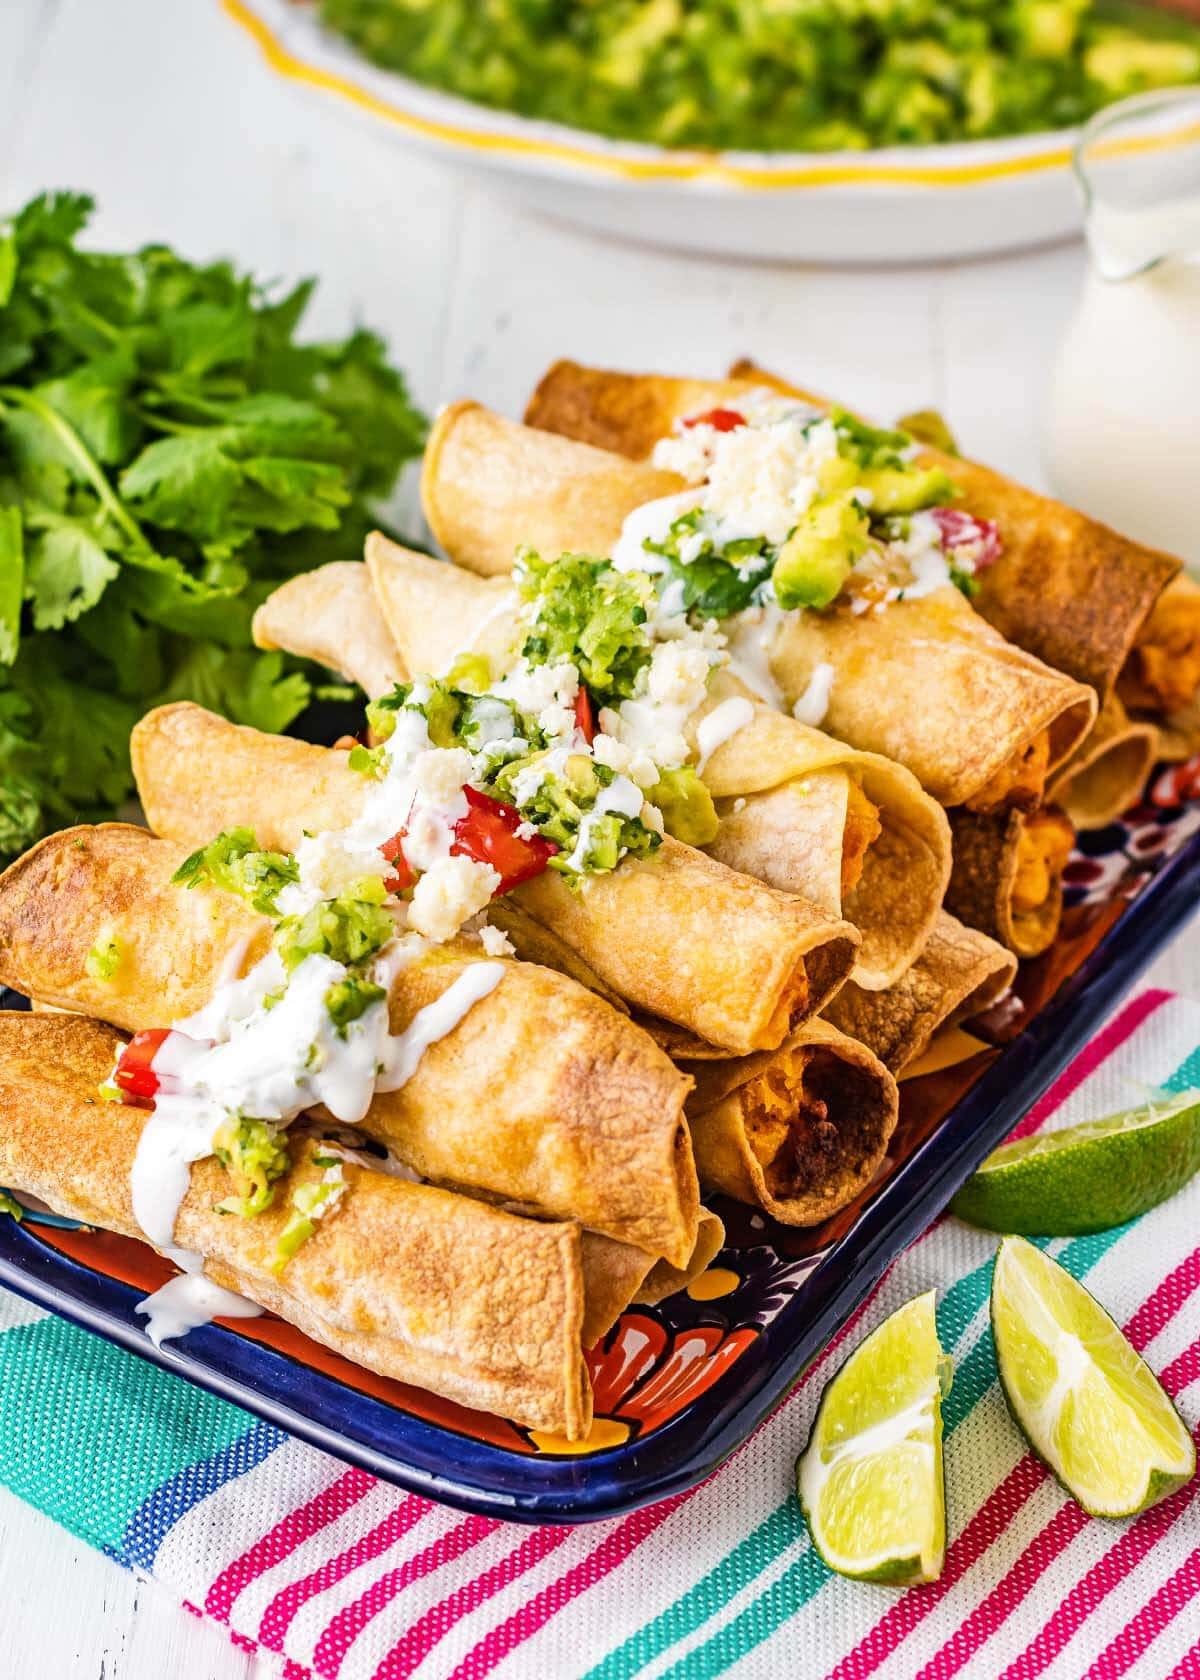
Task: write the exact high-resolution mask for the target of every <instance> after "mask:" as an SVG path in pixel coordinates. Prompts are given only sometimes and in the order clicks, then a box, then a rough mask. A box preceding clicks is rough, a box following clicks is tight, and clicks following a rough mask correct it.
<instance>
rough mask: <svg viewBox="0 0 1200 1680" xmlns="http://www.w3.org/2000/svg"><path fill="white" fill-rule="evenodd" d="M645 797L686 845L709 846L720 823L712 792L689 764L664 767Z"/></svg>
mask: <svg viewBox="0 0 1200 1680" xmlns="http://www.w3.org/2000/svg"><path fill="white" fill-rule="evenodd" d="M646 798H647V799H648V800H649V801H650V803H651V804H652V805H657V806H658V809H659V810H660V811H661V813H662V820H663V827H664V828H665V829H666V831H667V833H668V834H669V835H671V837H672V838H673V839H675V840H682V841H683V843H684V845H685V846H708V845H711V843H712V842H713V841H714V840H715V839H716V838H717V830H718V828H719V827H720V823H719V822H718V821H717V808H716V806H715V805H714V804H713V801H712V794H711V793H709V791H708V789H707V788H706V787H705V785H704V783H703V782H702V781H701V780H700V778H699V776H698V775H697V774H696V772H695V770H693V769H692V767H691V766H690V765H684V766H683V768H682V769H679V770H664V771H663V773H662V775H661V777H660V778H659V780H658V781H657V782H656V783H655V784H654V786H653V787H652V788H651V789H650V791H649V793H648V794H647V795H646Z"/></svg>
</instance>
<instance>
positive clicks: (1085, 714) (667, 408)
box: [435, 362, 1146, 956]
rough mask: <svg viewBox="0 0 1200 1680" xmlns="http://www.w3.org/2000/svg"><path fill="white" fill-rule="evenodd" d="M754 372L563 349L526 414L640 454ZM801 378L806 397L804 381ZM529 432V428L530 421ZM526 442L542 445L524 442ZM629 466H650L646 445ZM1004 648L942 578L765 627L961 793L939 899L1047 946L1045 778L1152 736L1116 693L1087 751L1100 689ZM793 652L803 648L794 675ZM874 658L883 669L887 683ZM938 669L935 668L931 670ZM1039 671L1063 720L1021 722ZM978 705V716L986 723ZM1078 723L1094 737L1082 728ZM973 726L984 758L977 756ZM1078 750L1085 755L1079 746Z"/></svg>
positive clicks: (801, 670)
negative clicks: (629, 361) (867, 606)
mask: <svg viewBox="0 0 1200 1680" xmlns="http://www.w3.org/2000/svg"><path fill="white" fill-rule="evenodd" d="M764 383H770V384H771V385H772V387H773V388H776V389H784V387H782V386H781V384H780V382H778V381H770V380H769V378H768V376H765V375H764V376H763V377H762V378H760V379H759V380H758V381H757V387H756V385H755V383H754V382H751V381H747V380H725V381H715V380H686V379H671V378H666V377H657V376H638V375H625V374H613V373H606V372H602V371H600V370H595V369H589V368H581V367H579V366H578V365H577V364H575V363H566V362H564V363H559V364H557V365H556V366H555V367H554V368H552V369H551V370H550V372H549V373H548V374H547V375H546V377H545V379H544V380H543V381H542V383H541V385H540V386H539V388H538V390H537V392H536V393H535V395H534V398H533V399H532V401H531V403H530V406H529V410H528V415H529V418H530V419H531V420H533V421H535V422H536V423H537V424H538V425H545V426H548V427H551V428H553V429H554V430H556V431H558V432H569V433H570V434H571V435H572V436H573V437H576V438H578V439H581V440H584V441H586V442H588V443H590V444H593V445H595V444H603V445H604V446H605V447H616V448H618V449H620V450H621V451H622V452H623V453H625V454H626V455H627V456H629V457H632V458H638V457H641V456H643V455H645V454H647V453H649V452H650V451H651V450H652V449H653V447H654V443H655V442H656V441H657V440H658V439H659V438H660V437H663V436H666V435H669V433H670V431H671V429H672V427H673V425H674V424H675V422H676V421H677V420H679V419H681V418H682V417H684V416H686V415H689V414H692V413H696V412H701V411H704V410H706V409H711V408H712V407H713V406H714V404H720V403H722V402H724V403H726V404H729V403H736V401H737V400H738V399H739V398H741V399H743V400H744V398H745V397H746V395H747V394H748V393H749V392H750V391H751V390H754V389H755V388H761V387H762V385H763V384H764ZM795 394H797V395H798V396H801V397H802V398H803V399H804V400H806V401H807V400H809V399H808V398H807V396H806V395H805V394H804V393H799V392H797V393H795ZM530 435H532V434H529V433H526V437H529V436H530ZM524 450H525V453H528V454H535V453H536V450H534V449H533V448H532V447H531V446H529V445H528V444H526V445H525V446H524ZM441 455H442V459H443V460H445V461H448V462H450V464H451V465H453V462H454V446H453V444H452V443H445V444H443V446H442V451H441ZM632 470H633V471H635V472H638V473H640V472H642V471H643V470H644V467H643V465H642V463H641V461H640V459H639V460H638V464H637V465H636V467H634V468H632ZM435 493H436V487H435ZM450 499H451V500H453V499H454V497H453V496H451V498H450ZM971 511H973V512H974V511H976V510H975V509H974V508H972V509H971ZM991 511H992V512H994V511H995V510H994V509H993V510H991ZM990 575H991V571H990V569H989V571H987V572H985V573H983V574H981V576H983V577H985V578H986V577H989V576H990ZM897 630H898V631H901V632H902V633H903V634H904V635H905V636H907V637H909V638H911V642H910V656H909V657H908V658H906V657H905V656H904V654H903V651H901V653H900V656H899V657H897V649H896V647H895V643H894V641H893V640H892V639H891V635H890V633H891V632H893V631H897ZM980 634H982V635H983V644H982V650H983V653H984V654H985V657H984V659H983V660H982V662H980V661H979V660H978V658H977V654H978V652H979V650H975V652H974V653H973V652H972V650H973V648H974V644H975V641H976V640H977V638H978V636H979V635H980ZM942 643H945V644H946V645H947V646H952V647H954V648H956V649H957V650H958V654H959V655H961V660H960V661H959V666H960V668H957V669H955V668H954V662H953V661H951V660H948V659H947V657H946V655H945V653H944V652H942V653H939V658H940V659H941V660H942V664H941V665H940V666H938V667H936V668H930V669H929V670H928V671H927V667H929V666H930V657H931V653H934V652H938V650H939V647H940V646H941V644H942ZM855 646H858V647H859V648H860V649H865V650H866V651H867V652H869V653H870V654H871V655H872V656H874V657H873V659H872V662H871V666H870V677H868V678H867V679H865V680H864V678H863V677H862V676H861V675H860V673H859V672H858V671H857V670H851V672H850V682H849V683H847V682H846V681H845V680H844V676H845V663H846V661H847V660H848V659H849V658H850V656H851V651H852V649H853V648H854V647H855ZM1004 648H1007V644H1004V643H1000V642H999V641H998V639H997V638H995V636H994V635H993V633H992V631H991V630H990V629H989V628H988V627H987V626H986V625H984V624H983V623H982V621H981V620H980V619H979V618H978V616H977V615H976V614H975V613H974V612H973V610H972V608H971V606H970V605H969V604H968V603H967V602H966V600H965V599H964V598H963V597H962V596H960V595H959V594H958V592H957V591H954V590H942V591H939V592H938V593H937V594H936V595H935V596H932V597H928V598H925V599H923V600H916V601H911V602H900V603H896V604H895V605H893V606H891V607H889V608H888V609H887V611H886V612H885V613H883V614H880V615H875V614H867V615H865V616H864V617H862V618H857V617H854V616H849V617H847V616H845V615H843V616H842V618H841V620H840V621H838V620H837V619H836V618H835V619H834V620H829V619H828V617H827V615H823V614H820V613H816V614H814V613H806V612H801V613H793V614H790V615H789V622H788V624H787V625H786V627H785V629H784V631H783V632H777V633H776V634H775V640H774V642H773V643H772V646H771V650H770V656H771V660H772V665H773V669H774V670H775V672H776V675H777V676H778V677H779V678H780V681H781V683H782V686H783V688H784V691H785V695H786V696H790V694H791V692H792V690H793V689H799V688H800V687H801V685H802V682H803V680H804V679H805V678H806V675H807V673H808V672H809V671H810V670H811V668H812V664H813V661H814V660H815V659H817V658H820V657H824V658H826V659H828V660H829V661H830V662H831V663H833V664H834V666H835V669H836V670H837V672H838V675H837V677H836V678H835V683H834V693H835V695H836V694H838V693H839V692H840V693H841V695H842V699H841V700H840V701H839V707H845V706H846V705H847V701H846V696H847V694H849V697H850V705H849V709H848V710H836V711H831V716H830V720H829V722H830V727H831V728H832V729H833V730H834V731H835V732H838V733H845V734H847V735H848V736H849V737H850V738H852V739H853V738H856V737H857V735H858V733H859V731H860V730H862V728H863V727H864V724H863V722H862V721H861V720H860V719H859V718H858V717H857V716H856V715H850V714H851V713H852V712H853V710H854V707H855V705H856V704H857V703H858V702H859V701H860V699H862V698H863V697H864V696H867V695H870V698H871V700H872V703H873V706H874V708H875V709H874V712H873V715H872V717H871V718H870V719H869V722H868V725H867V727H871V728H877V727H880V719H882V720H884V721H883V727H885V728H886V729H887V731H888V734H889V740H890V743H891V749H892V750H893V751H894V752H896V753H897V754H898V755H899V756H901V757H902V759H904V760H905V761H906V762H910V761H911V762H912V765H913V768H915V769H916V770H917V772H918V774H919V775H921V777H922V779H923V780H924V782H925V785H926V786H927V787H929V788H930V789H931V791H933V792H934V793H936V795H937V797H938V798H939V799H941V800H942V801H943V802H944V803H945V804H947V805H950V806H957V807H959V808H960V809H959V810H958V811H957V812H955V813H954V816H953V821H954V826H955V828H956V830H957V829H959V828H965V829H966V830H967V832H968V833H969V836H970V842H971V843H970V844H967V843H966V842H964V843H963V844H962V845H956V847H955V868H954V874H953V876H952V880H951V886H950V891H949V895H948V899H947V902H948V904H949V905H950V907H951V908H952V909H954V910H955V912H956V913H957V914H960V915H964V916H966V917H968V919H970V918H972V917H974V916H975V915H977V914H980V908H979V907H981V906H986V914H985V915H982V919H981V920H980V921H979V922H978V924H977V925H979V926H981V927H982V928H983V929H984V930H985V931H987V932H990V933H993V934H995V936H996V937H997V938H1000V939H1002V940H1003V941H1004V942H1005V943H1008V944H1009V945H1010V946H1011V948H1012V949H1013V950H1015V951H1016V952H1017V953H1018V954H1019V955H1022V956H1032V955H1036V954H1037V953H1038V952H1040V951H1042V950H1044V949H1045V948H1046V947H1047V946H1048V945H1049V944H1050V943H1051V942H1052V940H1053V938H1054V936H1055V934H1056V932H1057V928H1058V923H1059V918H1060V916H1061V907H1062V895H1061V890H1060V882H1061V876H1062V870H1063V867H1064V866H1065V864H1066V861H1067V855H1068V854H1069V850H1070V834H1069V832H1068V825H1067V824H1066V823H1065V822H1064V820H1063V818H1062V816H1061V815H1060V814H1058V813H1055V814H1054V815H1053V816H1051V815H1048V814H1045V813H1044V810H1043V809H1042V808H1041V800H1042V797H1043V795H1044V793H1045V791H1046V787H1047V783H1048V782H1049V783H1050V785H1051V789H1052V791H1053V792H1054V793H1055V794H1056V795H1057V794H1059V793H1060V792H1065V791H1067V790H1068V789H1069V787H1070V786H1071V785H1072V784H1073V783H1075V782H1076V781H1077V780H1078V782H1079V784H1080V788H1081V794H1082V795H1084V796H1086V797H1087V798H1089V799H1090V800H1091V802H1092V804H1093V805H1095V804H1096V803H1097V802H1098V801H1099V800H1102V799H1105V798H1107V799H1111V798H1112V792H1111V788H1110V786H1109V783H1110V781H1111V769H1112V767H1113V766H1114V765H1115V766H1117V767H1119V768H1124V767H1125V766H1127V765H1128V764H1129V763H1131V762H1132V763H1134V764H1135V765H1136V764H1137V763H1138V762H1140V759H1139V756H1138V755H1139V754H1140V753H1141V752H1142V751H1144V750H1145V746H1146V742H1145V737H1144V733H1143V732H1141V731H1135V732H1134V733H1133V735H1132V737H1131V738H1130V737H1129V735H1128V732H1127V733H1126V734H1125V735H1124V736H1122V738H1121V740H1117V739H1116V738H1115V709H1114V708H1110V713H1109V722H1108V725H1107V726H1106V733H1105V736H1104V738H1103V755H1102V756H1104V758H1105V759H1106V764H1105V765H1102V764H1101V763H1099V762H1098V761H1097V760H1098V757H1099V756H1101V755H1099V754H1098V752H1097V746H1098V745H1099V744H1098V743H1094V742H1093V743H1092V745H1091V748H1090V750H1089V749H1088V748H1085V747H1084V746H1083V745H1082V744H1081V743H1082V741H1083V736H1084V735H1085V734H1087V732H1088V731H1087V725H1088V722H1089V721H1090V718H1091V716H1092V715H1094V710H1095V702H1094V701H1089V702H1088V703H1087V704H1086V705H1084V706H1083V707H1082V709H1081V708H1080V706H1079V704H1078V703H1077V702H1078V696H1079V695H1080V694H1082V693H1084V692H1086V691H1085V690H1084V689H1083V688H1082V685H1080V684H1078V683H1074V682H1069V681H1068V680H1067V678H1065V677H1063V676H1062V675H1061V674H1059V673H1057V672H1052V671H1050V670H1048V668H1047V667H1046V666H1044V665H1042V664H1041V663H1040V661H1039V660H1037V659H1030V658H1029V657H1028V656H1027V655H1025V654H1020V653H1018V652H1017V650H1016V649H1013V648H1008V652H1007V655H1004V654H1003V653H1002V651H1001V650H1003V649H1004ZM989 649H990V651H989ZM795 660H798V661H799V663H798V664H797V665H796V669H795V671H794V672H791V674H790V675H789V667H790V666H791V664H792V663H793V662H794V661H795ZM984 672H986V673H987V676H986V682H985V686H986V687H987V688H988V690H989V693H988V696H986V697H984V696H981V695H980V693H979V682H980V681H981V680H982V676H981V673H984ZM1039 672H1040V673H1041V675H1040V676H1039V675H1037V673H1039ZM906 673H908V674H911V677H912V690H911V692H910V691H909V690H907V689H905V686H904V684H905V680H906ZM884 674H886V677H887V682H886V684H881V679H882V677H883V675H884ZM926 675H928V676H929V679H930V683H931V693H932V696H933V699H932V701H926V700H925V699H924V698H923V696H922V695H921V693H920V692H919V689H920V687H921V685H922V683H923V681H924V679H925V677H926ZM939 677H940V678H942V679H943V681H942V683H941V684H939V680H938V679H939ZM872 678H873V679H874V681H875V682H876V683H877V684H881V688H882V687H884V686H885V687H886V688H887V689H888V690H889V692H888V693H887V694H885V693H883V692H882V691H880V692H876V691H875V689H873V688H872V687H871V679H872ZM1047 684H1048V685H1049V686H1048V687H1047ZM1039 687H1040V688H1041V690H1042V692H1043V695H1044V696H1048V694H1049V693H1050V692H1052V691H1054V689H1055V688H1056V687H1057V690H1058V692H1059V694H1060V697H1062V696H1063V695H1066V694H1071V695H1074V696H1075V697H1076V703H1073V704H1071V705H1069V706H1068V708H1067V710H1066V711H1065V712H1063V713H1060V714H1059V718H1058V721H1057V722H1051V723H1050V724H1049V726H1048V727H1046V726H1045V720H1044V719H1042V723H1041V725H1039V727H1037V728H1035V729H1033V731H1032V732H1028V731H1027V732H1026V733H1025V734H1024V735H1023V736H1022V734H1021V728H1020V719H1021V716H1022V714H1023V713H1024V712H1025V711H1026V708H1027V706H1028V716H1029V718H1031V719H1032V720H1034V721H1035V722H1036V721H1037V720H1038V719H1039V717H1040V716H1041V714H1040V712H1039V709H1038V708H1039V702H1038V700H1037V698H1036V696H1037V694H1038V691H1039ZM971 696H975V698H974V700H972V699H971ZM1005 697H1006V698H1005ZM939 698H940V704H939V703H938V702H939ZM997 702H998V703H999V718H1000V723H1001V727H1000V729H999V731H998V732H997V734H996V737H995V740H994V741H993V742H991V743H989V742H988V739H987V738H988V735H989V733H991V732H992V731H995V730H996V722H995V706H996V704H997ZM1068 718H1073V719H1074V723H1073V725H1072V729H1073V734H1072V736H1071V738H1070V739H1069V740H1068V739H1067V737H1066V736H1065V735H1064V734H1063V730H1064V728H1065V727H1066V725H1065V724H1064V721H1063V720H1064V719H1068ZM982 719H986V720H987V721H986V723H981V720H982ZM931 720H932V725H933V726H932V728H931ZM1080 725H1082V729H1081V728H1080ZM1014 729H1015V730H1016V732H1017V733H1016V736H1015V737H1014V738H1013V739H1012V740H1011V741H1010V746H1011V747H1012V748H1013V750H1011V751H1010V752H1009V753H1008V756H1007V757H1006V758H1005V757H1003V756H1002V757H1000V758H999V759H998V758H997V757H996V756H995V754H994V753H993V752H992V751H991V747H992V746H993V745H995V744H997V743H998V742H999V741H1000V740H1002V739H1003V738H1004V737H1005V736H1006V735H1011V732H1012V730H1014ZM914 730H916V731H918V732H920V731H922V730H927V731H929V739H928V740H926V741H922V740H920V739H919V736H917V737H914V735H913V731H914ZM1056 732H1057V733H1056ZM939 737H940V738H939ZM1088 738H1089V741H1090V740H1091V736H1090V735H1089V737H1088ZM981 742H982V751H983V752H984V753H985V754H986V755H987V757H986V762H984V761H983V760H981V758H980V756H979V753H980V750H981V745H980V744H981ZM1064 749H1065V751H1064ZM1085 752H1086V753H1087V757H1086V758H1084V757H1082V755H1083V754H1084V753H1085ZM1085 773H1086V774H1085ZM1015 812H1020V813H1021V814H1020V815H1015V814H1014V813H1015ZM981 833H985V834H987V835H988V837H989V838H988V842H987V844H983V843H981V841H980V839H979V836H980V835H981ZM985 866H986V868H987V869H988V870H989V873H988V874H987V875H986V876H984V875H981V873H980V871H981V870H982V869H983V868H984V867H985Z"/></svg>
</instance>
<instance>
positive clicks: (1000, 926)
mask: <svg viewBox="0 0 1200 1680" xmlns="http://www.w3.org/2000/svg"><path fill="white" fill-rule="evenodd" d="M951 826H952V828H953V829H954V869H953V871H952V873H951V876H950V886H949V888H948V889H947V892H946V909H947V910H949V911H950V912H951V914H953V915H955V916H958V917H959V918H960V920H962V921H964V922H966V924H967V926H968V927H973V928H978V930H979V931H980V932H981V933H986V934H988V935H989V936H990V937H991V938H993V939H997V940H999V941H1000V943H1001V944H1002V945H1006V946H1007V947H1008V949H1009V950H1010V951H1015V952H1016V954H1017V956H1019V957H1036V956H1040V954H1041V953H1042V952H1043V951H1044V950H1046V949H1047V947H1048V946H1050V945H1052V944H1053V943H1054V939H1055V936H1056V935H1057V933H1058V924H1059V922H1060V921H1061V919H1062V877H1063V870H1064V869H1065V868H1066V865H1067V861H1068V859H1069V857H1070V855H1071V844H1072V841H1073V839H1074V830H1073V828H1072V827H1071V823H1070V821H1069V820H1068V818H1067V817H1066V816H1065V815H1064V814H1063V812H1061V811H1058V810H1056V809H1054V808H1053V807H1052V806H1047V807H1045V808H1044V809H1043V810H1041V811H1033V812H1029V813H1024V812H1021V811H1001V812H995V813H988V814H986V815H980V814H979V813H977V812H974V811H955V812H953V813H952V815H951Z"/></svg>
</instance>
